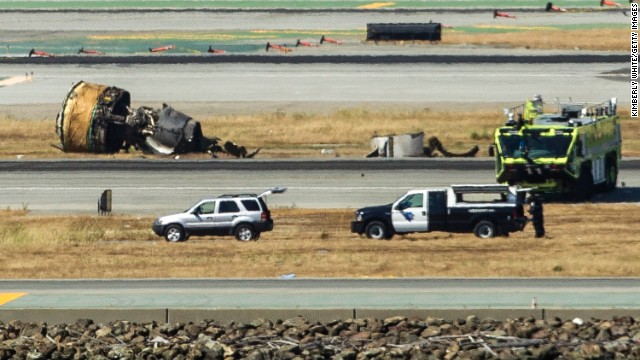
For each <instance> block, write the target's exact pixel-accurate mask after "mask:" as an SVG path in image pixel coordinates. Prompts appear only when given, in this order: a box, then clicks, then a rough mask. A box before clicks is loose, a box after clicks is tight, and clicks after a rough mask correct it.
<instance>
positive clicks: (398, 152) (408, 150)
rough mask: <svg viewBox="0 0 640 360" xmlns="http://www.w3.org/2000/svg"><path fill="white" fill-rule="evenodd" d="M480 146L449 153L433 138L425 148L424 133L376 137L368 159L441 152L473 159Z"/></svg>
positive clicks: (372, 142) (416, 155)
mask: <svg viewBox="0 0 640 360" xmlns="http://www.w3.org/2000/svg"><path fill="white" fill-rule="evenodd" d="M478 150H479V148H478V146H477V145H474V146H473V147H472V148H471V149H470V150H469V151H467V152H464V153H452V152H450V151H447V149H445V147H444V146H443V145H442V142H440V140H439V139H438V138H437V137H435V136H432V137H430V138H429V139H428V140H427V146H424V132H419V133H413V134H403V135H389V136H374V137H373V138H371V152H370V153H369V154H367V157H368V158H370V157H396V158H401V157H422V156H427V157H431V156H436V154H435V152H436V151H439V152H440V153H441V154H442V155H444V156H446V157H473V156H475V155H476V154H477V153H478Z"/></svg>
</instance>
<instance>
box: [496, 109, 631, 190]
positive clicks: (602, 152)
mask: <svg viewBox="0 0 640 360" xmlns="http://www.w3.org/2000/svg"><path fill="white" fill-rule="evenodd" d="M557 105H558V108H557V111H556V112H555V113H544V112H542V111H539V109H538V111H536V110H535V109H533V108H532V107H531V103H530V101H529V102H528V103H525V104H523V105H519V106H516V107H513V108H510V109H505V115H507V117H508V118H507V122H506V123H505V125H504V126H502V127H499V128H498V129H496V131H495V140H494V141H495V143H494V145H493V146H492V147H491V148H490V155H491V156H495V159H496V179H497V181H498V182H499V183H505V184H509V185H520V186H522V187H527V188H536V189H537V190H538V191H539V192H542V193H544V194H545V197H548V198H560V199H564V200H573V201H584V200H587V199H589V198H590V197H591V196H592V195H593V194H594V193H595V192H607V191H613V190H614V189H615V187H616V183H617V180H618V169H619V165H620V159H621V144H622V137H621V134H620V124H619V118H618V116H617V114H616V98H612V99H610V100H608V101H605V102H603V103H600V104H595V105H594V104H585V103H573V102H568V103H560V102H558V104H557ZM532 112H533V116H532V115H531V113H532ZM525 114H526V116H523V115H525Z"/></svg>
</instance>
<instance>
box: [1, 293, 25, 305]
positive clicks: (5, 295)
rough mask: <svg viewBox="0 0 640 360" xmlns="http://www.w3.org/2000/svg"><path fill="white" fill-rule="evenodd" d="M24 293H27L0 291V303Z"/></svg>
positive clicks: (21, 295)
mask: <svg viewBox="0 0 640 360" xmlns="http://www.w3.org/2000/svg"><path fill="white" fill-rule="evenodd" d="M25 295H27V293H0V305H4V304H6V303H8V302H11V301H13V300H15V299H18V298H21V297H23V296H25Z"/></svg>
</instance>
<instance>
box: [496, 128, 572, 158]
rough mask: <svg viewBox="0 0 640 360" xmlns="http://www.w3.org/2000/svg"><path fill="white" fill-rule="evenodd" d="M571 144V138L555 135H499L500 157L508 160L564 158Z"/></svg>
mask: <svg viewBox="0 0 640 360" xmlns="http://www.w3.org/2000/svg"><path fill="white" fill-rule="evenodd" d="M570 144H571V136H568V135H555V136H540V135H528V134H525V135H501V136H500V147H501V148H502V155H503V156H504V157H508V158H521V157H529V158H531V159H537V158H545V157H554V158H558V157H565V156H567V151H568V150H569V145H570Z"/></svg>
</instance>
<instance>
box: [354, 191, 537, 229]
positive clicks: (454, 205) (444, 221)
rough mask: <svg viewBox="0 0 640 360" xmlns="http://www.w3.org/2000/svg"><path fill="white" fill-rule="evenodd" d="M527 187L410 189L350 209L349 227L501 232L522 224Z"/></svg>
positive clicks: (525, 222) (523, 225) (524, 217)
mask: <svg viewBox="0 0 640 360" xmlns="http://www.w3.org/2000/svg"><path fill="white" fill-rule="evenodd" d="M529 190H531V189H519V188H517V187H510V186H507V185H499V184H490V185H451V186H449V187H443V188H427V189H416V190H411V191H409V192H407V193H406V194H405V195H403V196H402V197H400V198H399V199H398V200H396V201H395V202H393V203H391V204H388V205H381V206H370V207H364V208H361V209H358V210H356V213H355V217H356V219H355V220H354V221H352V222H351V232H354V233H358V234H364V235H366V236H367V237H368V238H373V239H391V238H392V237H393V235H395V234H407V233H414V232H429V231H445V232H452V233H465V232H473V233H474V234H475V235H476V236H477V237H479V238H490V237H494V236H496V235H503V236H506V235H508V234H509V233H510V232H514V231H522V230H523V229H524V227H525V225H526V224H527V217H526V216H525V213H524V206H523V204H524V203H525V198H526V194H527V192H528V191H529Z"/></svg>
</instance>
